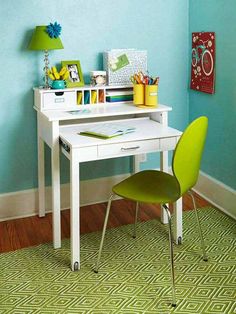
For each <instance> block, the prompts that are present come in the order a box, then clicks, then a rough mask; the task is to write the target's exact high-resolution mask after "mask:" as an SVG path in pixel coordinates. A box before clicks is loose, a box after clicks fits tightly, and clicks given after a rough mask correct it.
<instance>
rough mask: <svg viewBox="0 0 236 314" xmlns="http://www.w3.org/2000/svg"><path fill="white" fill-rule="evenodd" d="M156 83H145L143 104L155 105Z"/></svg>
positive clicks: (156, 99)
mask: <svg viewBox="0 0 236 314" xmlns="http://www.w3.org/2000/svg"><path fill="white" fill-rule="evenodd" d="M157 90H158V85H145V106H150V107H156V106H157V104H158V97H157Z"/></svg>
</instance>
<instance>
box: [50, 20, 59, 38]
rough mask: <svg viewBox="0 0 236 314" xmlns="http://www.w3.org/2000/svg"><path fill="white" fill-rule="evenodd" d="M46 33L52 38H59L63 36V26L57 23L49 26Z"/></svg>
mask: <svg viewBox="0 0 236 314" xmlns="http://www.w3.org/2000/svg"><path fill="white" fill-rule="evenodd" d="M46 32H47V33H48V35H49V36H50V37H51V38H57V37H59V35H60V34H61V25H60V24H58V23H57V22H55V23H54V24H53V23H50V24H49V25H47V28H46Z"/></svg>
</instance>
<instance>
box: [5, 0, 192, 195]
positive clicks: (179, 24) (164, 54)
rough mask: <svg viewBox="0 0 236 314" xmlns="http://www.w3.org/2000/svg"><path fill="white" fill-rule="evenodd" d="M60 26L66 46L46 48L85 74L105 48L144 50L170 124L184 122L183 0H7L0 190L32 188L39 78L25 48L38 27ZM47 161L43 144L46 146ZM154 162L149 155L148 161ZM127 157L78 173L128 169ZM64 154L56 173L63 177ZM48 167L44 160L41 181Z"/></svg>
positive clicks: (36, 55) (36, 60) (38, 67)
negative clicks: (35, 89) (168, 111)
mask: <svg viewBox="0 0 236 314" xmlns="http://www.w3.org/2000/svg"><path fill="white" fill-rule="evenodd" d="M54 21H57V22H59V23H60V24H61V25H62V28H63V30H62V35H61V39H62V42H63V44H64V47H65V49H64V50H57V51H53V52H52V53H51V54H50V61H51V65H54V64H59V63H60V61H61V60H73V59H75V60H80V62H81V66H82V70H83V72H84V75H85V78H88V73H89V72H90V71H91V70H98V69H102V58H101V56H102V52H103V51H104V50H108V49H111V48H138V49H147V51H148V64H149V65H148V68H149V71H150V73H153V74H158V75H159V76H160V92H159V100H160V102H161V103H164V104H169V105H171V106H172V107H173V111H172V113H171V114H170V124H171V125H172V126H174V127H177V128H180V129H183V128H184V127H185V126H186V125H187V123H188V91H187V80H186V76H187V73H188V62H187V60H188V34H189V33H188V1H187V0H181V1H180V0H179V1H173V0H166V1H162V0H148V1H143V0H119V1H118V0H113V1H110V0H101V1H97V0H87V1H84V0H83V1H81V0H67V1H64V0H50V1H48V0H41V1H40V0H32V1H28V0H11V1H1V8H0V26H1V49H0V60H1V61H0V62H1V93H0V99H1V114H0V131H1V136H0V144H1V150H0V193H5V192H11V191H18V190H25V189H30V188H34V187H37V143H36V113H35V111H34V110H33V92H32V87H33V86H38V85H40V84H42V68H43V54H42V53H40V52H33V51H29V50H27V45H28V43H29V40H30V38H31V35H32V31H33V29H34V27H35V26H36V25H46V24H48V23H49V22H54ZM46 155H47V156H46V157H47V164H49V150H47V152H46ZM154 161H155V158H154V157H153V155H151V156H150V157H149V161H148V163H147V165H146V166H147V167H149V166H152V165H153V163H154ZM129 168H130V161H129V159H128V158H126V159H113V160H109V161H106V162H104V161H101V162H97V163H95V162H93V163H85V164H84V165H83V168H82V179H89V178H96V177H102V176H108V175H112V174H119V173H124V172H128V171H129ZM68 169H69V168H68V162H67V161H66V160H65V159H64V158H63V157H62V175H63V180H62V182H65V181H66V180H67V179H68ZM49 174H50V165H49V166H47V183H48V184H49V183H50V180H49V177H50V176H49Z"/></svg>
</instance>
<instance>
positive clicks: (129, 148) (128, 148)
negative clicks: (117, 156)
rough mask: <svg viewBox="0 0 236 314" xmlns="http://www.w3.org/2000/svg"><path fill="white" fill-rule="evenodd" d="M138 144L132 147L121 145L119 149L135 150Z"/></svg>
mask: <svg viewBox="0 0 236 314" xmlns="http://www.w3.org/2000/svg"><path fill="white" fill-rule="evenodd" d="M139 148H140V146H133V147H121V150H122V151H123V152H124V151H128V150H136V149H139Z"/></svg>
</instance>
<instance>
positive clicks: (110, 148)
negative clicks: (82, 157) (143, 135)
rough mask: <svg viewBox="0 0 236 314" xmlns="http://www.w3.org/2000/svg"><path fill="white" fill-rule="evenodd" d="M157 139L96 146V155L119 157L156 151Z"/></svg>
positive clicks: (157, 148) (157, 147) (157, 146)
mask: <svg viewBox="0 0 236 314" xmlns="http://www.w3.org/2000/svg"><path fill="white" fill-rule="evenodd" d="M159 147H160V144H159V139H157V140H145V141H134V142H122V143H117V144H110V145H109V144H107V145H100V146H98V157H120V156H129V155H137V154H142V153H148V152H152V151H158V150H159Z"/></svg>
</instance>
